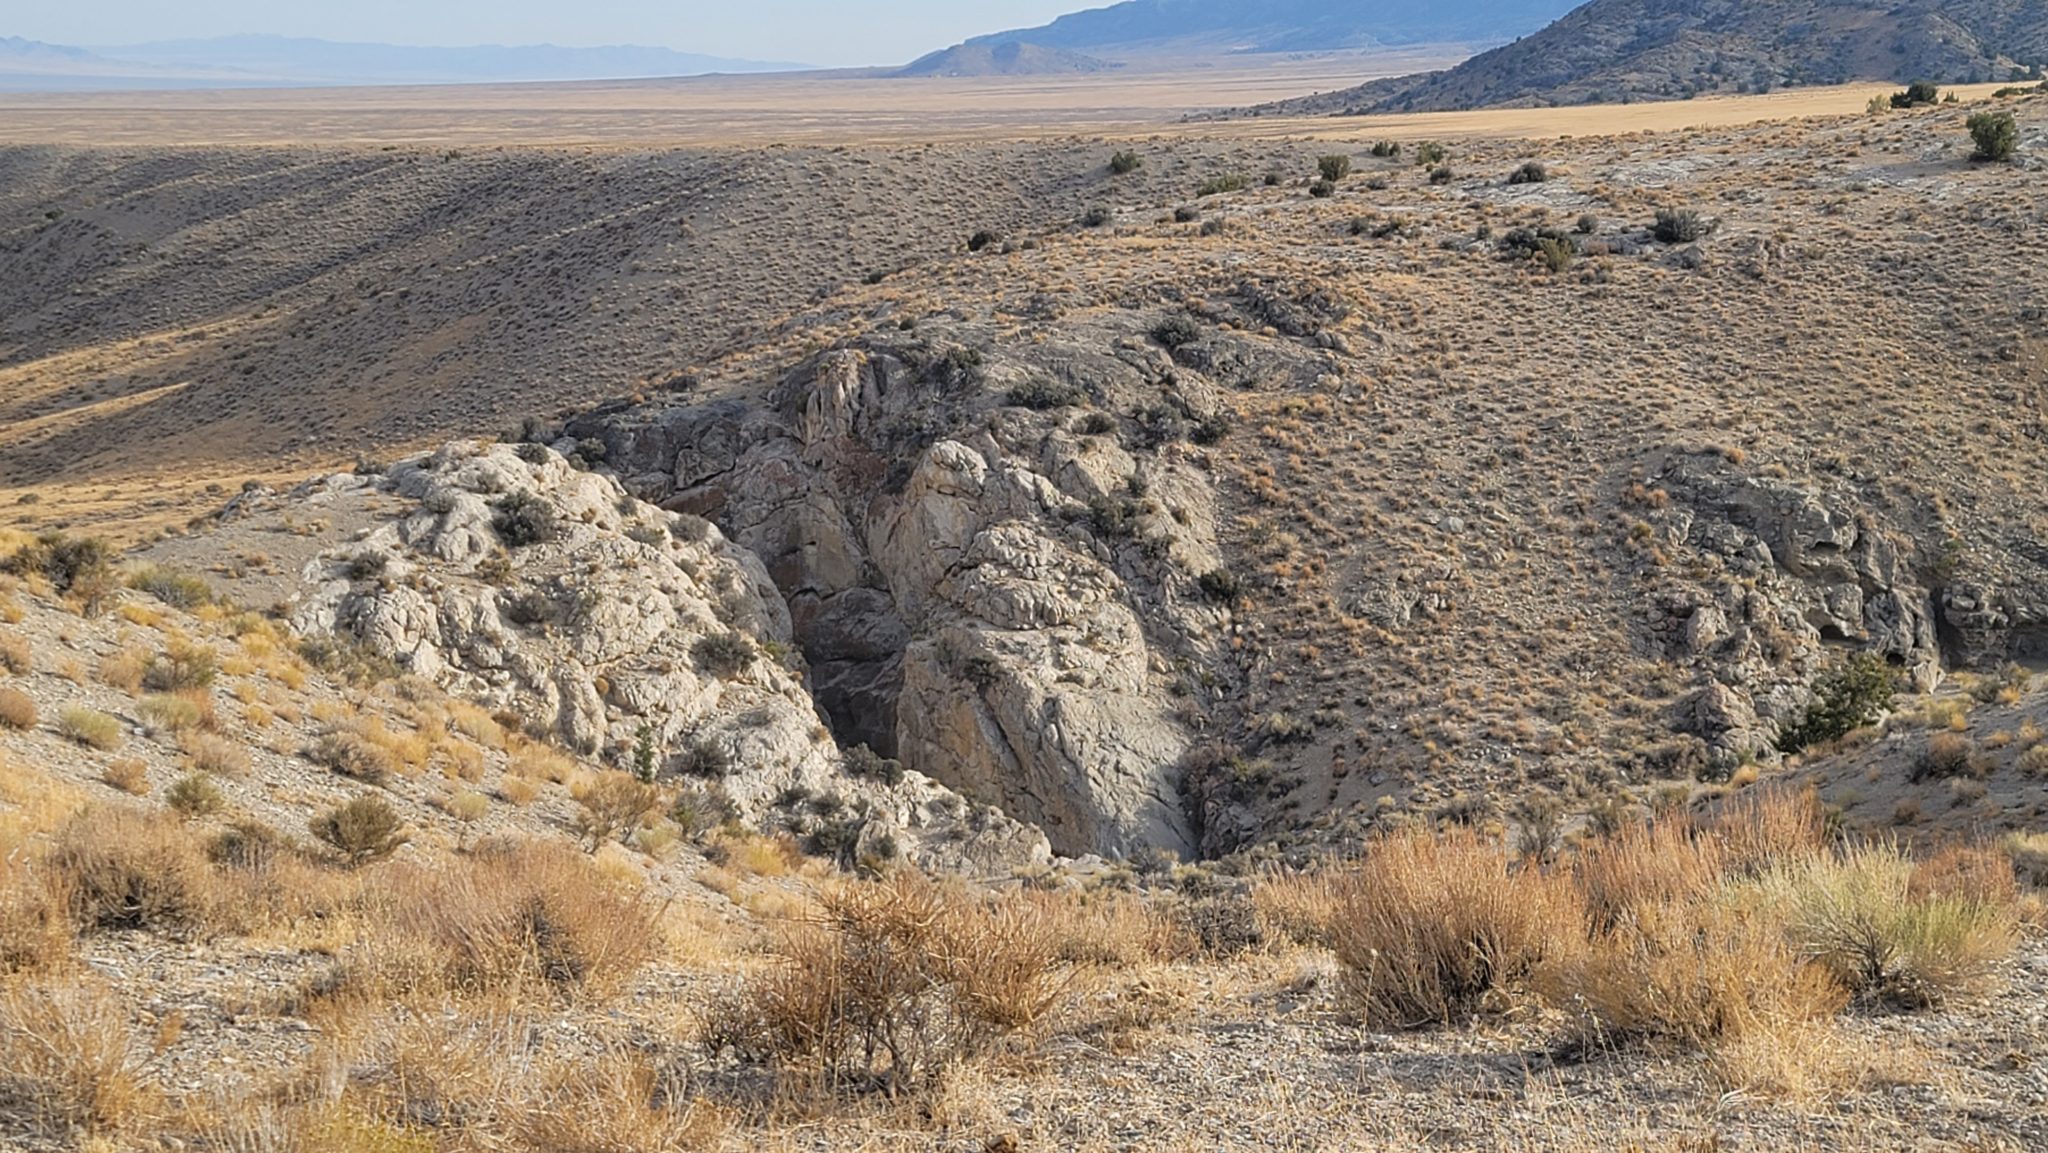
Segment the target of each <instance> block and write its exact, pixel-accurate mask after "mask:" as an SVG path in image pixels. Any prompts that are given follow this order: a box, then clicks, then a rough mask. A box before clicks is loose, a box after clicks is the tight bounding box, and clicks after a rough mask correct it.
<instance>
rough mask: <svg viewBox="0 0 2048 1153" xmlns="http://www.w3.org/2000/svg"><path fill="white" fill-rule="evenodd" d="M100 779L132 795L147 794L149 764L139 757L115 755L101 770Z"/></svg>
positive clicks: (110, 786)
mask: <svg viewBox="0 0 2048 1153" xmlns="http://www.w3.org/2000/svg"><path fill="white" fill-rule="evenodd" d="M100 780H101V781H102V782H103V783H105V784H106V785H107V786H108V787H109V788H114V789H119V790H121V791H122V792H124V793H127V794H128V795H129V796H132V797H141V796H147V795H148V794H149V765H148V764H147V763H145V762H144V761H143V760H142V759H141V758H139V757H116V758H114V759H113V760H112V761H109V762H107V767H106V768H105V769H104V770H102V771H101V773H100Z"/></svg>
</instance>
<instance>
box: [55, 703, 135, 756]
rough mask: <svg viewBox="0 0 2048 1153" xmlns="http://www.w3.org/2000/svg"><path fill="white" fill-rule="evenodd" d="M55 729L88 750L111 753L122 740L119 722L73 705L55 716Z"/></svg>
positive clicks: (119, 745) (97, 712)
mask: <svg viewBox="0 0 2048 1153" xmlns="http://www.w3.org/2000/svg"><path fill="white" fill-rule="evenodd" d="M57 728H58V731H60V732H62V733H63V734H64V735H65V736H67V737H69V738H71V739H72V740H74V741H76V742H78V743H79V744H81V745H85V746H86V747H88V748H94V749H99V750H101V751H102V752H111V751H113V750H114V749H118V748H120V747H121V742H122V740H123V739H124V733H123V731H122V726H121V722H120V721H119V720H118V719H116V718H114V717H110V716H108V715H107V714H105V713H103V712H100V711H99V710H97V709H88V708H84V707H82V706H78V705H73V706H71V707H70V708H67V709H65V710H64V711H63V712H62V713H59V714H58V716H57Z"/></svg>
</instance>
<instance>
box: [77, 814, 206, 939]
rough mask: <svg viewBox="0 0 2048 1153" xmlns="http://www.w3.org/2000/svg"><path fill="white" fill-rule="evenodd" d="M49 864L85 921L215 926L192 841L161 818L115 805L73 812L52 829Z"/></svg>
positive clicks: (101, 925)
mask: <svg viewBox="0 0 2048 1153" xmlns="http://www.w3.org/2000/svg"><path fill="white" fill-rule="evenodd" d="M50 863H51V866H52V868H53V869H54V870H55V872H56V873H57V875H58V877H59V878H60V879H61V880H62V881H63V882H64V885H65V888H66V891H67V893H68V894H69V897H70V903H71V910H72V913H73V915H74V916H75V917H76V918H77V920H78V923H79V924H80V925H82V926H84V927H86V928H90V929H100V930H130V929H150V930H154V931H159V932H171V933H185V932H195V931H203V930H207V929H210V928H214V927H216V926H217V925H218V924H219V923H220V920H221V917H222V914H223V911H224V910H223V909H222V907H221V902H220V897H221V893H220V889H219V887H218V886H217V885H216V884H215V883H214V879H213V877H212V876H211V875H210V871H209V869H208V867H207V863H206V857H205V854H204V853H202V852H201V850H200V847H199V845H198V843H197V842H196V841H194V840H193V838H192V836H191V834H189V833H188V832H186V831H185V830H184V829H183V828H181V827H179V825H178V823H177V822H176V821H173V820H170V819H167V818H164V817H158V816H146V815H144V814H141V813H138V812H135V811H133V810H130V809H126V808H116V807H106V808H99V809H92V810H89V811H87V812H85V813H81V814H80V815H78V816H77V817H75V818H73V819H72V821H71V823H70V824H68V825H66V826H65V827H64V829H63V831H62V832H61V833H60V834H59V836H58V839H57V843H56V845H55V846H54V848H53V849H52V850H51V854H50Z"/></svg>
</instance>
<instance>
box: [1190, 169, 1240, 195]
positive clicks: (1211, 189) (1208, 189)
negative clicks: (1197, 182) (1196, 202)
mask: <svg viewBox="0 0 2048 1153" xmlns="http://www.w3.org/2000/svg"><path fill="white" fill-rule="evenodd" d="M1242 191H1244V177H1242V176H1239V175H1238V174H1236V173H1227V174H1225V175H1222V176H1211V177H1210V178H1208V179H1207V180H1204V181H1202V183H1201V186H1200V187H1198V188H1196V189H1195V195H1196V196H1198V197H1206V196H1221V195H1222V194H1224V193H1226V192H1242Z"/></svg>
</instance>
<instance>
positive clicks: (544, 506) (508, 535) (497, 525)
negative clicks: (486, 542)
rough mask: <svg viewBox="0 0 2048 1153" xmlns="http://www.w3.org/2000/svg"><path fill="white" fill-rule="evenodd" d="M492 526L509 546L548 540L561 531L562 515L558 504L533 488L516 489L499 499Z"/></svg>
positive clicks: (539, 542) (541, 542) (520, 546)
mask: <svg viewBox="0 0 2048 1153" xmlns="http://www.w3.org/2000/svg"><path fill="white" fill-rule="evenodd" d="M491 527H492V528H494V529H496V530H497V531H498V539H500V540H502V541H504V542H505V546H506V547H507V548H524V547H526V546H527V545H534V544H546V543H547V542H549V541H551V540H554V539H555V538H556V537H558V536H560V535H561V532H562V526H561V518H560V517H559V515H557V514H556V512H555V506H553V505H551V504H549V503H548V502H547V501H545V500H542V499H541V498H540V497H537V496H535V495H533V494H532V493H530V492H515V493H511V494H509V495H507V496H506V497H505V498H504V499H502V500H500V501H499V502H498V507H497V509H496V511H495V512H494V513H493V514H492V516H491Z"/></svg>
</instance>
